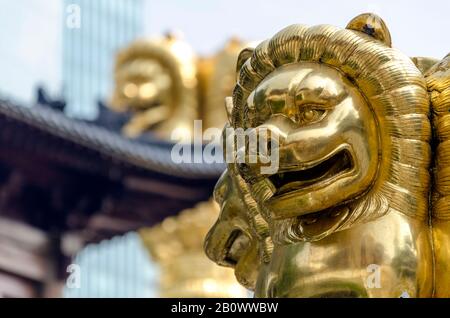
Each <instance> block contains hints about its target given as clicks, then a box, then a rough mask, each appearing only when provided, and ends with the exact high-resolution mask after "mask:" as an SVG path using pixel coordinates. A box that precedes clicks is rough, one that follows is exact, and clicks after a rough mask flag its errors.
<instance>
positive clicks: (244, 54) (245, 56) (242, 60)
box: [236, 47, 255, 76]
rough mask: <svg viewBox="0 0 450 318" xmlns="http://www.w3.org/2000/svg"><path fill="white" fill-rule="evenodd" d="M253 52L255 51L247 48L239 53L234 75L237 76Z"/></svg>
mask: <svg viewBox="0 0 450 318" xmlns="http://www.w3.org/2000/svg"><path fill="white" fill-rule="evenodd" d="M254 50H255V49H254V48H251V47H248V48H245V49H243V50H242V51H241V53H239V57H238V59H237V65H236V74H238V76H239V71H240V70H241V67H242V65H244V63H245V62H246V61H247V60H248V59H249V58H250V57H251V56H252V54H253V51H254Z"/></svg>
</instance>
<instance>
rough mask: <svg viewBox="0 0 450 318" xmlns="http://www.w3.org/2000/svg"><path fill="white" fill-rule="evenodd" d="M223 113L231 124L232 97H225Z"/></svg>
mask: <svg viewBox="0 0 450 318" xmlns="http://www.w3.org/2000/svg"><path fill="white" fill-rule="evenodd" d="M225 111H226V112H227V118H228V122H229V123H231V114H232V113H233V97H231V96H229V97H225Z"/></svg>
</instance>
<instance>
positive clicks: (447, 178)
mask: <svg viewBox="0 0 450 318" xmlns="http://www.w3.org/2000/svg"><path fill="white" fill-rule="evenodd" d="M425 77H426V80H427V85H428V90H429V93H430V99H431V105H432V115H433V126H434V132H435V138H436V144H435V147H436V157H435V162H434V179H435V182H434V189H433V197H432V202H433V210H432V211H433V217H434V218H436V219H439V220H446V221H448V220H450V54H448V55H447V56H446V57H445V58H444V59H443V60H442V61H440V62H439V63H437V64H436V65H434V66H433V67H432V68H431V69H430V70H428V72H427V73H426V74H425Z"/></svg>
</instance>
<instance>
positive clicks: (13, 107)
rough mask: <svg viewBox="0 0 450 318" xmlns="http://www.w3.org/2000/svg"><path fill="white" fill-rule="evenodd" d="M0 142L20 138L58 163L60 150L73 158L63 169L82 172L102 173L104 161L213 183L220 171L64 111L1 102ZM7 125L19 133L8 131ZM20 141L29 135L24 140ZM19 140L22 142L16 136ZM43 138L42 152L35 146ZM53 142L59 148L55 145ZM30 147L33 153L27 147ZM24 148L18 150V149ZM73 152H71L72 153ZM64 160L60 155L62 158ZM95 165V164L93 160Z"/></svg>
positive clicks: (219, 167)
mask: <svg viewBox="0 0 450 318" xmlns="http://www.w3.org/2000/svg"><path fill="white" fill-rule="evenodd" d="M0 122H1V127H2V129H1V136H0V139H1V142H2V143H3V144H5V143H6V144H8V143H10V144H11V145H12V146H13V143H14V141H15V140H16V141H17V139H18V138H20V137H18V136H17V134H21V135H22V137H24V138H23V140H21V145H20V146H21V147H27V146H28V148H29V149H28V150H33V151H35V152H43V151H44V152H51V151H54V152H56V153H48V154H47V155H50V156H52V157H53V160H57V161H58V157H59V156H58V154H62V152H66V153H71V154H72V155H74V158H72V159H73V160H66V161H63V162H61V164H64V165H75V166H76V165H78V166H80V165H82V166H84V167H83V168H82V169H88V170H92V169H94V170H96V171H97V172H98V173H102V172H103V173H104V172H105V169H104V168H105V166H104V165H105V163H106V164H107V165H108V166H109V165H112V166H116V167H118V168H120V169H131V170H136V171H139V172H141V173H144V174H146V173H150V174H155V173H156V174H158V175H162V176H167V177H176V178H182V179H188V180H208V179H217V178H218V176H220V174H221V173H222V171H223V170H224V169H225V167H224V165H222V164H205V163H196V164H194V163H192V164H175V163H173V161H172V160H171V149H172V146H173V144H172V143H169V142H163V141H159V140H156V139H151V138H148V140H146V141H145V142H144V141H142V139H141V140H131V139H128V138H125V137H123V136H121V135H120V134H118V133H116V132H113V131H110V130H108V129H105V128H103V127H100V126H98V125H95V124H91V123H88V122H84V121H80V120H77V119H72V118H69V117H67V116H65V115H64V114H63V113H61V112H58V111H55V110H53V109H50V108H49V107H46V106H42V105H35V106H33V107H24V106H21V105H17V104H13V103H12V102H9V101H5V100H0ZM11 124H13V125H17V126H21V127H22V129H21V130H20V131H18V130H17V129H13V131H11V130H7V129H6V128H7V127H11ZM25 137H32V138H30V139H29V140H26V139H27V138H25ZM20 139H22V138H20ZM43 140H45V146H43V147H42V148H41V149H39V148H38V145H41V142H42V141H43ZM56 144H58V147H57V148H56V147H54V146H55V145H56ZM31 148H33V149H31ZM22 150H23V149H22ZM74 152H75V154H74ZM62 157H65V156H62ZM93 161H95V162H93Z"/></svg>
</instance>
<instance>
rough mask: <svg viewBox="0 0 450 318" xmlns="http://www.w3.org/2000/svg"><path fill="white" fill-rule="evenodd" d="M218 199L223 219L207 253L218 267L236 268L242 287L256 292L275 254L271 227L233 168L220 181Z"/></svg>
mask: <svg viewBox="0 0 450 318" xmlns="http://www.w3.org/2000/svg"><path fill="white" fill-rule="evenodd" d="M214 199H215V201H216V202H217V203H218V204H219V206H220V215H219V218H218V219H217V221H216V223H215V224H214V226H213V227H212V228H211V230H210V231H209V233H208V235H207V236H206V239H205V246H204V249H205V252H206V254H207V255H208V257H209V258H210V259H211V260H213V261H214V262H216V263H217V264H219V265H221V266H226V267H232V268H234V270H235V275H236V278H237V280H238V281H239V283H241V284H242V285H243V286H245V287H246V288H248V289H250V290H254V289H255V285H256V281H257V277H258V274H259V271H260V269H261V265H262V264H263V263H267V262H268V261H269V260H270V255H271V251H272V242H271V239H270V237H269V228H268V225H267V223H266V222H265V221H264V219H263V218H262V217H261V214H260V213H259V211H258V207H257V205H256V202H255V201H254V199H253V198H252V197H251V195H250V193H249V189H248V186H247V185H246V184H245V182H244V180H242V178H241V177H240V176H239V175H238V174H237V173H236V171H235V169H234V166H233V165H230V166H229V171H226V172H225V173H224V174H223V175H222V176H221V178H220V179H219V181H218V183H217V185H216V188H215V191H214Z"/></svg>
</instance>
